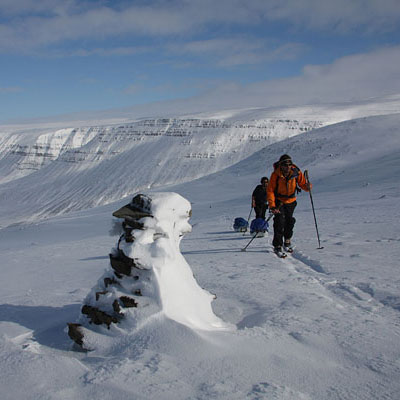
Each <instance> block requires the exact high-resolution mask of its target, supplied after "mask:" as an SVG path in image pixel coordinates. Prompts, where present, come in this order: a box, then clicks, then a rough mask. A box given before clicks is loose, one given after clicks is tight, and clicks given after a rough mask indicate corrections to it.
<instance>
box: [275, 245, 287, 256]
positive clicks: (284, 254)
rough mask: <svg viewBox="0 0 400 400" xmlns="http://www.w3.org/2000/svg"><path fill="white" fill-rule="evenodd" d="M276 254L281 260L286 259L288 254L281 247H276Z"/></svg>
mask: <svg viewBox="0 0 400 400" xmlns="http://www.w3.org/2000/svg"><path fill="white" fill-rule="evenodd" d="M274 253H275V254H276V255H277V256H278V257H279V258H285V257H286V256H287V254H286V253H285V252H284V251H283V250H282V247H281V246H278V247H274Z"/></svg>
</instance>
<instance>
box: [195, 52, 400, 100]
mask: <svg viewBox="0 0 400 400" xmlns="http://www.w3.org/2000/svg"><path fill="white" fill-rule="evenodd" d="M399 65H400V46H396V47H390V48H386V49H381V50H377V51H373V52H370V53H364V54H357V55H353V56H348V57H343V58H340V59H338V60H336V61H335V62H334V63H332V64H329V65H309V66H306V67H305V68H304V70H303V73H302V74H301V75H300V76H297V77H293V78H286V79H276V80H270V81H262V82H256V83H253V84H250V85H246V86H244V85H239V84H237V83H229V82H228V83H226V82H225V83H222V84H220V85H219V86H217V87H215V88H214V89H212V90H209V91H208V92H206V93H204V94H203V95H201V96H198V97H197V98H193V99H192V100H191V101H192V102H194V103H196V102H197V103H199V104H202V103H207V104H208V105H209V106H210V107H211V108H212V107H216V106H217V105H218V106H219V107H221V105H222V104H223V105H224V106H226V107H238V108H241V107H263V106H265V107H267V106H278V105H304V104H312V103H333V102H343V101H354V100H360V99H365V98H368V97H376V96H385V95H390V94H396V93H400V69H399V68H398V66H399Z"/></svg>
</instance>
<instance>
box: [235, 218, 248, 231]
mask: <svg viewBox="0 0 400 400" xmlns="http://www.w3.org/2000/svg"><path fill="white" fill-rule="evenodd" d="M248 226H249V223H248V222H247V221H246V220H245V219H244V218H241V217H238V218H235V221H234V223H233V229H234V230H235V231H236V232H246V231H247V227H248Z"/></svg>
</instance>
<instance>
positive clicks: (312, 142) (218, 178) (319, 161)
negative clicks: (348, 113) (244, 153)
mask: <svg viewBox="0 0 400 400" xmlns="http://www.w3.org/2000/svg"><path fill="white" fill-rule="evenodd" d="M283 153H288V154H289V155H290V156H291V157H292V158H293V160H294V162H295V163H296V164H297V165H298V166H299V167H300V168H301V169H302V170H304V169H308V170H309V172H310V179H311V180H312V181H313V182H315V183H317V184H316V186H315V190H316V191H321V190H323V191H336V190H340V189H343V188H345V189H347V190H348V188H349V187H352V189H353V190H356V189H360V188H363V187H366V186H369V185H370V184H372V183H379V184H384V183H387V184H388V189H389V192H390V193H392V194H393V195H397V196H399V195H400V184H397V185H393V176H399V175H400V114H393V115H385V116H376V117H369V118H361V119H356V120H351V121H346V122H341V123H338V124H335V125H330V126H326V127H323V128H320V129H317V130H314V131H312V132H307V133H304V134H301V135H298V136H296V137H292V138H289V139H286V140H282V141H280V142H277V143H274V144H272V145H270V146H267V147H266V148H264V149H262V150H260V151H258V152H256V153H255V154H253V155H252V156H250V157H249V158H247V159H246V160H243V161H241V162H239V163H237V164H235V165H233V166H232V167H229V168H227V169H226V170H224V171H220V172H218V173H216V174H213V175H211V176H208V177H206V178H203V179H200V180H198V181H196V182H192V183H190V184H189V185H187V186H185V185H180V186H179V187H173V190H176V191H178V192H179V193H182V194H183V195H184V196H189V192H190V193H196V196H195V199H194V201H199V202H207V201H210V202H211V200H212V199H209V195H208V193H207V187H210V186H212V187H218V188H219V192H220V193H221V196H220V197H219V199H220V200H222V201H223V200H224V198H226V199H231V198H232V196H235V194H236V195H237V194H238V193H240V196H242V197H246V198H249V199H250V193H251V192H252V190H253V189H254V187H255V185H256V184H258V182H259V179H260V178H261V176H264V175H266V176H269V175H270V174H271V173H272V171H273V167H272V165H273V163H274V162H275V161H277V159H278V158H279V156H280V155H281V154H283ZM227 177H229V178H227ZM232 181H233V182H235V185H234V186H233V187H232ZM397 181H398V180H397ZM238 189H239V190H238ZM187 191H188V192H187ZM249 204H250V200H249Z"/></svg>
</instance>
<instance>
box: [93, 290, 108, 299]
mask: <svg viewBox="0 0 400 400" xmlns="http://www.w3.org/2000/svg"><path fill="white" fill-rule="evenodd" d="M107 293H108V292H107V290H105V291H104V292H96V301H98V300H99V298H100V296H101V295H104V294H107Z"/></svg>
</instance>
